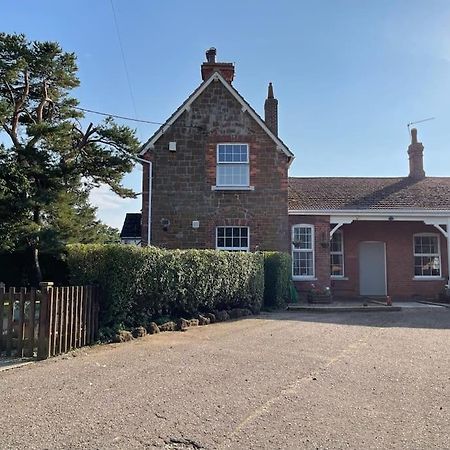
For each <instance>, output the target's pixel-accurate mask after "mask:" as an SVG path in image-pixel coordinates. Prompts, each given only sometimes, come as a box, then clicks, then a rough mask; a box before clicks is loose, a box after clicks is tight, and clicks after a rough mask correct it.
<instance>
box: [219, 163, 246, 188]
mask: <svg viewBox="0 0 450 450" xmlns="http://www.w3.org/2000/svg"><path fill="white" fill-rule="evenodd" d="M217 185H218V186H248V185H249V167H248V164H219V165H218V166H217Z"/></svg>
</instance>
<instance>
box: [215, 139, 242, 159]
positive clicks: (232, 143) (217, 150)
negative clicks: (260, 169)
mask: <svg viewBox="0 0 450 450" xmlns="http://www.w3.org/2000/svg"><path fill="white" fill-rule="evenodd" d="M219 145H245V146H246V147H247V161H219ZM216 164H250V146H249V145H248V143H247V142H219V143H218V144H217V145H216Z"/></svg>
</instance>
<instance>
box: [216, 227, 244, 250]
mask: <svg viewBox="0 0 450 450" xmlns="http://www.w3.org/2000/svg"><path fill="white" fill-rule="evenodd" d="M248 235H249V231H248V228H247V227H217V245H216V247H217V248H218V249H225V250H230V251H248Z"/></svg>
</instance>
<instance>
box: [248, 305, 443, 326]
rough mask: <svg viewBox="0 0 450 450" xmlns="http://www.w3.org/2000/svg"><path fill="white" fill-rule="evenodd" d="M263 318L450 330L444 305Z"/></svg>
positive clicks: (280, 314)
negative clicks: (385, 310)
mask: <svg viewBox="0 0 450 450" xmlns="http://www.w3.org/2000/svg"><path fill="white" fill-rule="evenodd" d="M256 318H257V319H264V320H289V321H298V322H310V323H314V322H315V323H333V324H341V325H355V326H367V327H379V328H427V329H436V330H448V329H450V309H449V308H444V307H421V308H405V309H403V310H402V311H392V312H383V311H370V312H331V313H330V312H328V313H324V312H303V311H282V312H274V313H262V314H261V315H259V316H257V317H256Z"/></svg>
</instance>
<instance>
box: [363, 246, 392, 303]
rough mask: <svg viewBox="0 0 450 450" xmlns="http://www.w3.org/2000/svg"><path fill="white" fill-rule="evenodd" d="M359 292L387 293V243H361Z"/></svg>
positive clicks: (370, 293)
mask: <svg viewBox="0 0 450 450" xmlns="http://www.w3.org/2000/svg"><path fill="white" fill-rule="evenodd" d="M359 293H360V294H361V295H373V296H383V295H386V245H385V243H384V242H361V243H360V244H359Z"/></svg>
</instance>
